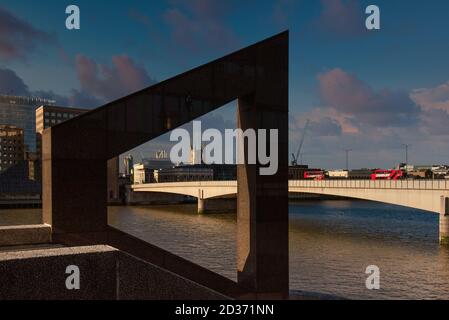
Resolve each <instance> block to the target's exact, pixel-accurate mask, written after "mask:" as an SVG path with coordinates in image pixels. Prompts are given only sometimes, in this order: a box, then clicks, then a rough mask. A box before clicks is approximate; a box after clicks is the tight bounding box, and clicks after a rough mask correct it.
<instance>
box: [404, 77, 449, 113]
mask: <svg viewBox="0 0 449 320" xmlns="http://www.w3.org/2000/svg"><path fill="white" fill-rule="evenodd" d="M411 97H412V99H413V101H415V102H416V103H417V104H419V105H420V106H421V107H422V108H423V109H424V110H431V109H441V110H446V111H449V81H448V82H446V83H443V84H441V85H439V86H437V87H435V88H421V89H416V90H413V91H412V93H411Z"/></svg>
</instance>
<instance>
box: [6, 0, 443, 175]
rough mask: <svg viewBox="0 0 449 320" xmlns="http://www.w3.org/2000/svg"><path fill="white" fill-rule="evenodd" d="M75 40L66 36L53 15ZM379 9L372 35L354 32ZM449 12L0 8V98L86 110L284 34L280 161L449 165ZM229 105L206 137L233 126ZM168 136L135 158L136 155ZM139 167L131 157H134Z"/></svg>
mask: <svg viewBox="0 0 449 320" xmlns="http://www.w3.org/2000/svg"><path fill="white" fill-rule="evenodd" d="M69 4H76V5H78V6H79V7H80V10H81V30H78V31H69V30H67V29H66V28H65V18H66V14H65V7H66V6H67V5H69ZM370 4H375V5H378V6H379V8H380V10H381V30H378V31H367V30H366V29H365V23H364V21H365V18H366V14H365V8H366V6H368V5H370ZM447 12H449V2H447V1H445V0H433V1H422V0H421V1H419V0H417V1H406V0H396V1H387V0H379V1H364V0H360V1H356V0H321V1H307V0H298V1H293V0H270V1H256V0H253V1H244V2H242V1H222V0H190V1H181V0H167V1H142V0H128V1H112V2H103V1H86V0H79V1H74V2H71V3H66V2H63V1H52V0H41V1H39V5H36V3H34V2H33V3H32V2H30V1H23V0H14V1H12V0H0V94H11V93H12V94H15V95H32V96H40V97H43V98H50V99H55V100H57V102H58V104H59V105H66V106H74V107H89V108H94V107H98V106H100V105H102V104H104V103H105V102H108V101H111V100H113V99H116V98H118V97H121V96H123V95H125V94H129V93H131V92H134V91H137V90H139V89H142V88H144V87H146V86H148V85H151V84H154V83H156V82H158V81H161V80H164V79H167V78H169V77H171V76H174V75H176V74H178V73H180V72H183V71H185V70H187V69H190V68H193V67H195V66H197V65H200V64H202V63H205V62H208V61H210V60H213V59H215V58H218V57H220V56H223V55H225V54H227V53H230V52H232V51H234V50H237V49H239V48H241V47H244V46H247V45H250V44H252V43H254V42H257V41H260V40H262V39H264V38H266V37H269V36H271V35H273V34H276V33H278V32H280V31H283V30H285V29H289V30H290V46H291V49H290V140H289V145H290V151H291V152H296V148H297V146H298V144H299V141H300V137H301V133H302V127H303V126H304V124H305V122H306V119H310V128H309V133H308V134H307V137H306V139H305V142H304V147H303V153H304V156H303V162H304V163H308V164H309V165H310V166H312V167H326V168H345V161H346V160H345V151H344V150H345V149H352V150H353V151H352V152H351V154H350V166H351V167H353V168H357V167H358V168H360V167H392V166H394V165H395V164H397V163H398V162H402V161H404V160H405V150H404V147H403V145H404V144H409V145H411V147H410V148H409V151H408V158H409V162H410V163H416V164H432V163H434V164H437V163H449V59H447V56H448V54H449V35H448V33H447V30H449V21H448V19H447ZM234 108H235V103H232V104H230V105H229V106H226V107H224V108H223V109H221V110H220V111H217V112H215V113H213V114H212V115H207V116H206V117H205V122H206V124H205V127H218V128H225V127H229V126H235V119H234V117H235V111H234ZM166 140H167V139H166V137H165V138H162V139H158V141H156V142H155V143H152V144H147V145H145V146H142V147H141V148H139V151H135V152H134V153H135V154H136V155H139V154H140V151H142V152H143V153H144V154H145V156H149V155H150V151H154V150H156V149H159V148H161V147H164V146H165V145H166V144H165V143H166ZM139 157H140V156H139Z"/></svg>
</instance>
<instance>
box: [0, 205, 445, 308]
mask: <svg viewBox="0 0 449 320" xmlns="http://www.w3.org/2000/svg"><path fill="white" fill-rule="evenodd" d="M39 215H40V212H39V211H38V210H14V211H11V210H9V212H7V211H5V210H2V211H0V225H1V224H7V223H11V221H13V220H14V217H18V219H19V220H20V221H21V222H24V221H30V222H31V223H38V222H39V219H40V218H39ZM27 219H28V220H27ZM109 224H110V225H112V226H115V227H117V228H119V229H121V230H124V231H126V232H128V233H130V234H132V235H134V236H137V237H139V238H141V239H143V240H146V241H148V242H151V243H153V244H155V245H158V246H160V247H162V248H164V249H166V250H169V251H171V252H173V253H175V254H178V255H180V256H182V257H184V258H186V259H188V260H191V261H193V262H195V263H198V264H200V265H202V266H204V267H207V268H209V269H211V270H213V271H215V272H217V273H220V274H222V275H224V276H226V277H229V278H231V279H233V280H235V279H236V271H235V270H236V258H235V257H236V216H235V214H208V215H198V214H196V205H176V206H152V207H110V208H109ZM289 235H290V288H291V289H292V290H301V291H307V292H317V293H326V294H331V295H335V296H339V297H344V298H351V299H449V250H448V249H447V248H443V247H440V246H439V244H438V215H437V214H433V213H428V212H423V211H419V210H413V209H408V208H402V207H397V206H391V205H386V204H379V203H374V202H365V201H352V200H351V201H349V200H329V201H304V202H298V203H291V204H290V234H289ZM369 265H376V266H378V267H379V269H380V290H368V289H367V288H366V286H365V280H366V278H367V276H368V275H367V274H365V270H366V267H367V266H369Z"/></svg>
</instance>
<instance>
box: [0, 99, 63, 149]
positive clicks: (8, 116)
mask: <svg viewBox="0 0 449 320" xmlns="http://www.w3.org/2000/svg"><path fill="white" fill-rule="evenodd" d="M54 103H55V101H51V100H46V99H40V98H29V97H17V96H9V95H0V125H9V126H16V127H18V128H22V129H23V134H24V144H25V151H27V152H36V118H35V110H36V108H37V107H38V106H40V105H43V104H48V105H52V104H54Z"/></svg>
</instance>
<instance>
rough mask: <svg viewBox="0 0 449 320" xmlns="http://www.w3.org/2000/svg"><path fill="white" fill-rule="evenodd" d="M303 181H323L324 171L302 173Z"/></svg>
mask: <svg viewBox="0 0 449 320" xmlns="http://www.w3.org/2000/svg"><path fill="white" fill-rule="evenodd" d="M304 179H308V180H323V179H324V171H323V170H309V171H304Z"/></svg>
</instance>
